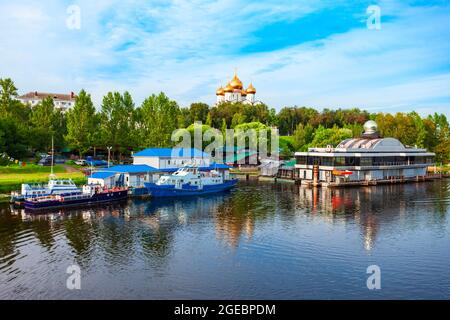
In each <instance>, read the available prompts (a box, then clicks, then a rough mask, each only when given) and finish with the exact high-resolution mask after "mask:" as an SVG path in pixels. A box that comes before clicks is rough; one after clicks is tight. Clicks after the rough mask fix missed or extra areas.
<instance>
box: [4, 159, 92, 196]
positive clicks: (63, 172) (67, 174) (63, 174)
mask: <svg viewBox="0 0 450 320" xmlns="http://www.w3.org/2000/svg"><path fill="white" fill-rule="evenodd" d="M50 172H51V168H50V167H42V166H37V165H27V166H25V167H21V166H18V165H13V166H6V167H0V193H10V192H11V191H14V190H19V189H20V185H21V184H22V183H45V182H47V181H48V176H49V174H50ZM53 172H54V173H55V174H56V176H57V177H58V178H59V179H72V180H73V181H74V182H75V183H76V184H83V183H86V177H85V176H84V175H83V173H82V172H81V171H79V170H77V169H76V168H72V167H70V169H68V166H65V165H56V166H55V167H54V168H53ZM2 199H3V197H0V201H2Z"/></svg>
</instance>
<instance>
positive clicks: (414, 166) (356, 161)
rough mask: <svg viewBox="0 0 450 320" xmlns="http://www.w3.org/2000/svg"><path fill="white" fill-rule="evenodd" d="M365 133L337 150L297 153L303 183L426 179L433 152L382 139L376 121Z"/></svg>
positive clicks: (338, 183) (334, 183) (299, 173)
mask: <svg viewBox="0 0 450 320" xmlns="http://www.w3.org/2000/svg"><path fill="white" fill-rule="evenodd" d="M364 130H365V132H364V134H363V135H362V136H361V137H360V138H352V139H347V140H344V141H342V142H341V143H340V144H339V145H338V146H337V147H336V148H333V147H331V146H329V147H327V148H310V149H309V150H308V152H296V153H295V157H296V165H295V168H296V170H297V171H298V177H299V178H300V179H301V181H302V184H303V183H304V184H310V183H311V184H313V185H322V186H334V185H346V184H347V185H348V184H377V183H382V182H403V181H415V180H422V179H425V177H426V175H427V168H428V167H429V166H431V165H433V163H434V157H435V154H434V153H431V152H427V150H426V149H419V148H411V147H405V146H404V145H403V144H402V143H401V142H400V141H398V140H397V139H394V138H382V137H380V135H379V133H378V126H377V124H376V123H375V122H374V121H368V122H366V123H365V125H364Z"/></svg>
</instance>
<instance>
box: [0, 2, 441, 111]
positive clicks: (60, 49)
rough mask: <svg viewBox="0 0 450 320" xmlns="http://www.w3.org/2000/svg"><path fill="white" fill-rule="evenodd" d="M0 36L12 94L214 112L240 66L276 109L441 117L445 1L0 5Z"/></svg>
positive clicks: (2, 70) (1, 72)
mask: <svg viewBox="0 0 450 320" xmlns="http://www.w3.org/2000/svg"><path fill="white" fill-rule="evenodd" d="M72 5H76V6H77V7H76V8H79V10H80V28H76V24H73V22H74V21H76V20H74V19H73V17H76V13H75V14H74V11H73V10H72V9H73V7H71V6H72ZM369 5H378V6H379V8H380V9H381V25H380V27H381V28H380V29H379V30H376V29H369V28H368V27H367V19H368V17H369V16H370V14H371V13H369V14H368V13H367V8H368V6H369ZM370 21H371V22H373V20H370ZM74 26H75V28H73V27H74ZM0 30H1V32H0V77H11V78H12V79H13V80H14V81H15V83H16V86H17V87H18V88H19V92H20V93H24V92H27V91H35V90H37V91H44V92H70V91H75V92H77V91H79V90H80V89H81V88H85V89H86V90H87V91H88V92H90V93H91V94H92V96H93V98H94V101H95V102H96V103H97V104H98V105H99V104H100V101H101V98H102V96H103V95H104V94H105V93H106V92H108V91H113V90H118V91H124V90H128V91H130V92H131V94H132V95H133V97H134V98H135V100H136V103H138V104H139V103H140V102H142V100H143V99H145V97H147V96H148V95H150V94H152V93H158V92H160V91H163V92H165V93H166V94H167V95H168V96H169V97H171V98H172V99H175V100H177V101H178V102H179V104H180V105H181V106H186V105H189V104H190V103H191V102H195V101H204V102H207V103H213V102H214V101H215V94H214V92H215V90H216V88H217V87H218V86H219V85H221V84H222V85H224V84H226V82H227V81H228V80H229V79H230V78H231V77H232V76H233V72H234V70H235V69H237V72H238V75H239V76H240V78H241V80H242V81H243V82H244V85H247V84H248V83H249V82H250V81H252V82H253V84H254V86H255V87H256V89H257V98H258V99H260V100H262V101H264V102H266V103H267V104H268V105H269V106H271V107H275V108H276V109H277V110H278V109H280V108H281V107H283V106H289V105H299V106H300V105H305V106H312V107H316V108H319V109H322V108H325V107H328V108H339V107H340V108H347V107H360V108H364V109H368V110H370V111H383V112H397V111H412V110H416V111H418V112H419V113H421V114H428V113H432V112H435V111H437V112H443V113H446V114H447V115H449V116H450V54H449V53H450V1H442V0H441V1H425V0H424V1H407V0H398V1H397V0H387V1H378V2H377V1H340V0H332V1H331V0H330V1H328V0H324V1H320V0H315V1H301V0H296V1H293V0H292V1H283V0H264V1H237V0H215V1H212V0H193V1H182V0H174V1H162V0H158V1H144V0H132V1H126V2H125V1H114V0H112V1H102V0H100V1H91V0H80V1H61V0H60V1H52V0H46V1H45V0H44V1H39V2H37V1H25V0H18V1H5V0H0Z"/></svg>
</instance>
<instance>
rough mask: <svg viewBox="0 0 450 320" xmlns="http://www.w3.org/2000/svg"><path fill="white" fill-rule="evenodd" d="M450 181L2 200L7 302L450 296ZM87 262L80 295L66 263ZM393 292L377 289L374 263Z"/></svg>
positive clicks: (2, 287)
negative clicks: (42, 201)
mask: <svg viewBox="0 0 450 320" xmlns="http://www.w3.org/2000/svg"><path fill="white" fill-rule="evenodd" d="M449 186H450V181H449V180H443V181H436V182H431V183H418V184H404V185H387V186H378V187H367V188H351V189H336V190H325V189H323V190H322V189H308V188H303V187H299V186H296V185H293V184H288V183H278V184H271V183H253V182H249V183H244V182H243V183H240V184H239V187H238V188H236V189H235V190H233V191H231V192H229V193H223V194H220V195H214V196H207V197H198V198H192V199H172V200H171V199H167V200H152V201H145V200H132V201H128V202H124V203H118V204H114V205H109V206H105V207H96V208H89V209H74V210H64V211H56V212H51V213H48V214H44V215H30V214H28V213H26V212H24V211H23V210H12V209H11V208H10V207H9V206H5V205H4V206H2V207H0V210H1V212H0V298H3V299H15V298H37V299H47V298H56V299H65V298H67V299H75V298H94V299H95V298H97V299H99V298H137V299H140V298H150V299H151V298H155V299H163V298H205V299H209V298H224V299H247V298H248V299H258V298H261V299H264V298H271V299H278V298H279V299H301V298H308V299H310V298H319V299H340V298H357V299H360V298H367V299H378V298H400V299H402V298H450V274H449V272H448V270H449V267H450V250H449V246H448V245H449V243H450V236H449V232H448V231H449V222H448V219H447V215H448V213H449V211H450V209H449V205H450V187H449ZM72 264H77V265H79V266H80V268H81V270H82V271H81V272H82V274H81V276H82V278H81V279H82V280H81V285H82V289H81V290H74V291H71V290H68V289H67V288H66V279H67V277H68V276H69V275H68V274H66V269H67V267H68V266H69V265H72ZM371 264H377V265H379V266H380V267H381V270H382V290H380V291H369V290H368V289H367V288H366V279H367V276H368V275H367V274H366V268H367V267H368V266H369V265H371Z"/></svg>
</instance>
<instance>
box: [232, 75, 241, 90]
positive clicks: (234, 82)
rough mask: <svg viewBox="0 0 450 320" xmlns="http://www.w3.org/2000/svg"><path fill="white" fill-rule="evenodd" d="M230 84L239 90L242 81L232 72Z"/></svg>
mask: <svg viewBox="0 0 450 320" xmlns="http://www.w3.org/2000/svg"><path fill="white" fill-rule="evenodd" d="M230 85H231V87H232V88H233V89H239V90H241V89H242V88H243V85H242V81H241V80H240V79H239V78H238V76H237V75H236V73H234V77H233V79H231V82H230Z"/></svg>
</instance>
